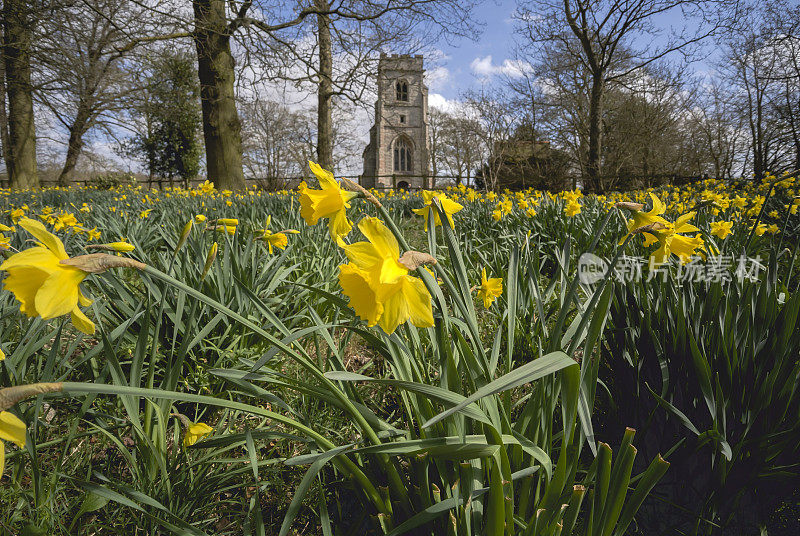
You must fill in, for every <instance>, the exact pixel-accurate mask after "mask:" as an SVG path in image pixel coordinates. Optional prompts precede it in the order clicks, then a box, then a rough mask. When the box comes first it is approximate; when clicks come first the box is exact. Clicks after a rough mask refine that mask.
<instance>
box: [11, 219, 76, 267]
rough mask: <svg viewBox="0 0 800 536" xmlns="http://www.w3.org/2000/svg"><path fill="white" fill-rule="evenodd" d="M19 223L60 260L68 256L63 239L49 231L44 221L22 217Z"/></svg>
mask: <svg viewBox="0 0 800 536" xmlns="http://www.w3.org/2000/svg"><path fill="white" fill-rule="evenodd" d="M19 225H20V227H22V228H23V229H25V230H26V231H28V232H29V233H30V234H32V235H33V236H34V237H36V239H37V240H38V241H39V242H41V243H42V244H43V245H44V246H45V247H46V248H47V249H49V250H50V251H52V252H53V254H54V255H55V256H56V257H58V258H59V259H60V260H64V259H66V258H67V252H66V251H65V250H64V244H63V243H62V242H61V239H59V238H58V237H57V236H56V235H54V234H53V233H51V232H50V231H48V230H47V229H46V228H45V226H44V224H43V223H42V222H40V221H37V220H32V219H30V218H22V219H21V220H19Z"/></svg>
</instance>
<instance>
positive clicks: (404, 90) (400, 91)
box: [394, 80, 408, 102]
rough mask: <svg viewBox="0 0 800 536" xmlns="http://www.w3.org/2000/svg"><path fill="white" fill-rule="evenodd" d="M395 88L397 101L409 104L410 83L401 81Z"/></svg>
mask: <svg viewBox="0 0 800 536" xmlns="http://www.w3.org/2000/svg"><path fill="white" fill-rule="evenodd" d="M394 88H395V92H396V93H397V100H399V101H404V102H408V83H407V82H406V81H405V80H399V81H398V82H397V83H396V84H395V85H394Z"/></svg>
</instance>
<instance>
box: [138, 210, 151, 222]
mask: <svg viewBox="0 0 800 536" xmlns="http://www.w3.org/2000/svg"><path fill="white" fill-rule="evenodd" d="M151 212H153V209H152V208H148V209H147V210H143V211H141V212H140V213H139V218H141V219H143V220H144V219H146V218H149V217H150V213H151Z"/></svg>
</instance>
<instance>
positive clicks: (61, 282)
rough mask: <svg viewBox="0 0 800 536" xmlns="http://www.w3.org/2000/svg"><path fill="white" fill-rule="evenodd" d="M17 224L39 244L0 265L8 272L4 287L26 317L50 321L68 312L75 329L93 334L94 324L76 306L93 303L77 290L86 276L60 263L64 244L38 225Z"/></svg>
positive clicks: (23, 221) (31, 222)
mask: <svg viewBox="0 0 800 536" xmlns="http://www.w3.org/2000/svg"><path fill="white" fill-rule="evenodd" d="M19 225H20V226H21V227H22V228H23V229H25V230H26V231H28V232H29V233H30V234H32V235H33V236H34V237H36V239H38V240H39V242H38V243H37V246H36V247H33V248H30V249H26V250H25V251H21V252H19V253H16V254H14V255H12V256H11V257H10V258H9V259H8V260H6V261H5V262H3V263H2V264H0V270H5V271H7V272H8V275H7V276H6V278H5V280H4V281H3V288H5V289H6V290H9V291H11V292H12V293H14V297H16V298H17V300H18V301H19V302H20V304H21V305H20V310H21V311H22V312H23V313H24V314H25V315H27V316H29V317H36V316H41V317H42V318H43V319H49V318H55V317H57V316H61V315H64V314H67V313H70V315H71V316H72V323H73V325H75V327H76V328H78V329H79V330H80V331H82V332H84V333H87V334H93V333H94V329H95V328H94V323H92V321H91V320H89V319H88V318H87V317H86V315H84V314H83V312H82V311H81V310H80V308H79V307H78V304H81V305H83V306H87V305H89V304H91V303H92V302H91V300H89V299H88V298H86V297H85V296H84V295H83V293H82V292H81V290H80V284H81V282H82V281H83V280H84V279H85V278H86V276H87V275H88V273H87V272H84V271H83V270H81V269H79V268H76V267H74V266H70V265H67V264H61V261H62V260H67V259H68V258H69V257H68V256H67V252H66V251H65V250H64V244H63V243H62V242H61V240H60V239H59V238H58V237H57V236H55V235H54V234H52V233H49V232H48V231H47V229H45V227H44V225H43V224H42V223H41V222H39V221H36V220H32V219H29V218H24V219H21V220H20V222H19Z"/></svg>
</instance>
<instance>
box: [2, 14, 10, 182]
mask: <svg viewBox="0 0 800 536" xmlns="http://www.w3.org/2000/svg"><path fill="white" fill-rule="evenodd" d="M4 33H5V32H3V25H2V24H0V143H2V145H3V160H4V163H5V165H6V175H8V173H9V170H10V169H11V157H10V154H11V153H10V152H9V145H10V142H9V138H8V114H7V112H6V62H5V59H4V57H3V51H2V43H3V34H4Z"/></svg>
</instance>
